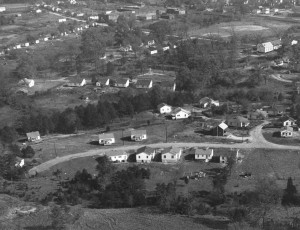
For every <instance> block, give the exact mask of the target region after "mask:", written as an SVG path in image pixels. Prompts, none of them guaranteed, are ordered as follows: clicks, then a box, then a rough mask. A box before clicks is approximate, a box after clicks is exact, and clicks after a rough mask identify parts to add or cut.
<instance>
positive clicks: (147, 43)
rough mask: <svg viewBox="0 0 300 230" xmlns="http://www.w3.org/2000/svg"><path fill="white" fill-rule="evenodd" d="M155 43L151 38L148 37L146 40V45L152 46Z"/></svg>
mask: <svg viewBox="0 0 300 230" xmlns="http://www.w3.org/2000/svg"><path fill="white" fill-rule="evenodd" d="M154 45H155V41H154V40H153V39H149V40H147V41H146V45H145V46H146V47H147V48H148V47H150V46H154Z"/></svg>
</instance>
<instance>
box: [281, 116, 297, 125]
mask: <svg viewBox="0 0 300 230" xmlns="http://www.w3.org/2000/svg"><path fill="white" fill-rule="evenodd" d="M280 121H281V122H282V126H283V127H286V126H294V125H295V124H296V121H295V119H293V118H291V117H282V118H280Z"/></svg>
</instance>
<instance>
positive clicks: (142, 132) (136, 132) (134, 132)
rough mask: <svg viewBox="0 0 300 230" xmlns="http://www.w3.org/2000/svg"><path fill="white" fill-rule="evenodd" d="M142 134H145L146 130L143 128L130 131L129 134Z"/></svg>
mask: <svg viewBox="0 0 300 230" xmlns="http://www.w3.org/2000/svg"><path fill="white" fill-rule="evenodd" d="M144 134H146V130H144V129H141V130H132V131H131V135H134V136H142V135H144Z"/></svg>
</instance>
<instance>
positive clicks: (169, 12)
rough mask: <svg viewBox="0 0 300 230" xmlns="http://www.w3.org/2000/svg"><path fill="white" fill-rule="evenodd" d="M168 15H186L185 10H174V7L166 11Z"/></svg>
mask: <svg viewBox="0 0 300 230" xmlns="http://www.w3.org/2000/svg"><path fill="white" fill-rule="evenodd" d="M166 13H167V14H176V15H183V14H185V10H184V9H179V8H174V7H168V8H167V10H166Z"/></svg>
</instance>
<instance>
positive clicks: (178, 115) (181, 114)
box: [171, 107, 191, 120]
mask: <svg viewBox="0 0 300 230" xmlns="http://www.w3.org/2000/svg"><path fill="white" fill-rule="evenodd" d="M190 115H191V112H190V111H187V110H185V109H183V108H180V107H178V108H176V109H174V110H173V111H172V112H171V116H172V119H173V120H177V119H186V118H189V116H190Z"/></svg>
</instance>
